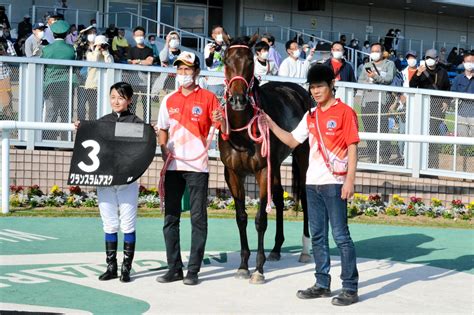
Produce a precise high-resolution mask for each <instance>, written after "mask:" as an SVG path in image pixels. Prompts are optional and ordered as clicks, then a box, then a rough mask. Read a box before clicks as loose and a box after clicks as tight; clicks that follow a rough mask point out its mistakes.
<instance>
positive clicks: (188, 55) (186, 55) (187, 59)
mask: <svg viewBox="0 0 474 315" xmlns="http://www.w3.org/2000/svg"><path fill="white" fill-rule="evenodd" d="M179 62H182V63H184V64H185V65H186V66H189V67H195V68H199V57H198V56H196V55H195V54H194V53H192V52H189V51H183V52H182V53H180V54H179V56H178V58H176V60H175V61H174V62H173V66H177V65H178V63H179Z"/></svg>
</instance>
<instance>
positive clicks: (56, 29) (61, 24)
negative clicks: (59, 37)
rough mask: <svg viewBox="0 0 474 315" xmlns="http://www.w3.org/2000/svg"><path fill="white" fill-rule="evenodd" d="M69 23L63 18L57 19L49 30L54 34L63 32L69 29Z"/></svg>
mask: <svg viewBox="0 0 474 315" xmlns="http://www.w3.org/2000/svg"><path fill="white" fill-rule="evenodd" d="M69 27H70V26H69V23H68V22H66V21H64V20H59V21H56V22H54V23H53V24H51V26H50V28H51V31H52V32H53V33H55V34H64V33H67V32H68V31H69Z"/></svg>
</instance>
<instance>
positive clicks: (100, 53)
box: [78, 35, 114, 120]
mask: <svg viewBox="0 0 474 315" xmlns="http://www.w3.org/2000/svg"><path fill="white" fill-rule="evenodd" d="M86 59H87V61H90V62H105V63H113V62H114V58H113V57H112V55H111V54H110V52H109V43H108V41H107V37H105V36H104V35H99V36H97V37H95V40H94V44H93V50H88V51H87V52H86ZM86 102H87V103H88V104H89V111H88V113H89V120H95V119H96V118H97V68H91V67H89V68H88V71H87V78H86V82H85V84H84V99H83V100H82V102H81V105H82V108H78V117H79V120H83V119H85V118H86Z"/></svg>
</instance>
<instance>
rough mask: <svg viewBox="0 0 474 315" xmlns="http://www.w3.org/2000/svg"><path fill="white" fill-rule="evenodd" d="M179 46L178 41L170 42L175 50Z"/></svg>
mask: <svg viewBox="0 0 474 315" xmlns="http://www.w3.org/2000/svg"><path fill="white" fill-rule="evenodd" d="M178 46H179V40H177V39H172V40H170V48H173V49H174V48H178Z"/></svg>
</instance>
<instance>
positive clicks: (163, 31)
mask: <svg viewBox="0 0 474 315" xmlns="http://www.w3.org/2000/svg"><path fill="white" fill-rule="evenodd" d="M100 14H101V15H102V16H103V19H104V23H107V24H108V23H111V22H112V21H113V22H114V23H115V25H116V26H117V27H125V28H129V29H133V28H134V27H136V26H138V25H140V26H142V27H144V28H145V30H146V32H147V33H156V34H157V36H159V37H162V38H163V39H165V38H166V35H167V34H168V33H169V32H171V31H175V32H178V34H179V36H180V38H181V39H192V40H194V41H195V42H196V47H192V48H195V49H196V50H197V51H199V52H200V53H203V52H204V47H205V46H206V44H207V43H208V42H211V41H212V39H210V38H208V37H205V36H202V35H198V34H195V33H192V32H189V31H185V30H182V29H180V28H178V27H175V26H172V25H169V24H166V23H162V22H159V21H157V20H153V19H150V18H147V17H144V16H141V15H139V14H136V13H132V12H104V13H100ZM121 15H122V16H124V18H123V19H122V20H121V21H122V22H123V21H126V22H125V23H122V24H120V23H119V21H120V20H119V17H120V16H121Z"/></svg>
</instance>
